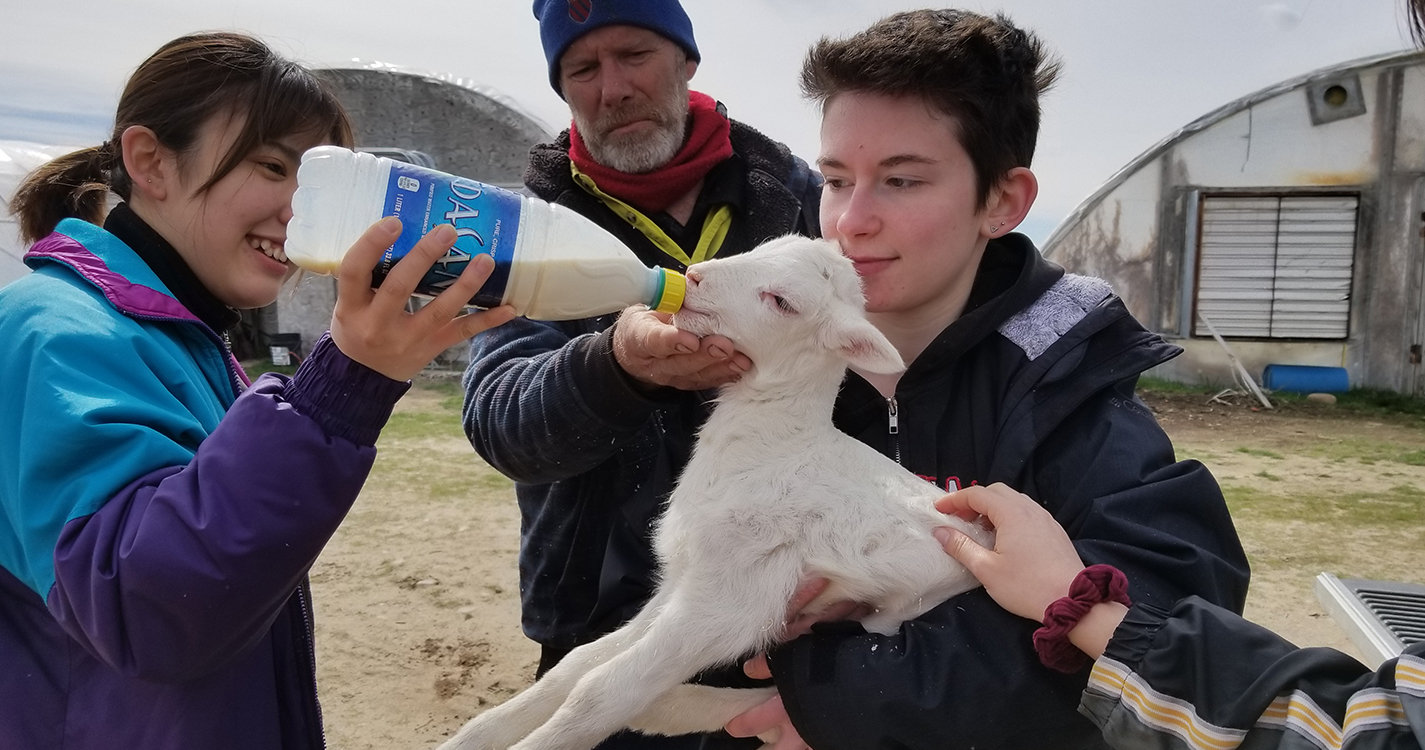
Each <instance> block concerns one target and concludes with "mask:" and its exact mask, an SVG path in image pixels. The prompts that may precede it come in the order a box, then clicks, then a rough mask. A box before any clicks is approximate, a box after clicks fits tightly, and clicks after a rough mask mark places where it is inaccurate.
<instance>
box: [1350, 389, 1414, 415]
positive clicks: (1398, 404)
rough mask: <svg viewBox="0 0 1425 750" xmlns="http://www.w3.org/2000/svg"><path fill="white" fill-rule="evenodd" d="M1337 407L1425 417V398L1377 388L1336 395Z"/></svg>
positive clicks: (1364, 411)
mask: <svg viewBox="0 0 1425 750" xmlns="http://www.w3.org/2000/svg"><path fill="white" fill-rule="evenodd" d="M1336 405H1337V406H1338V407H1341V408H1343V409H1349V410H1351V411H1358V412H1362V413H1371V412H1374V413H1380V414H1410V415H1414V416H1419V417H1425V398H1420V397H1417V396H1408V395H1406V394H1403V393H1396V392H1395V391H1386V390H1381V389H1377V388H1352V389H1351V390H1349V391H1346V392H1345V393H1338V394H1336Z"/></svg>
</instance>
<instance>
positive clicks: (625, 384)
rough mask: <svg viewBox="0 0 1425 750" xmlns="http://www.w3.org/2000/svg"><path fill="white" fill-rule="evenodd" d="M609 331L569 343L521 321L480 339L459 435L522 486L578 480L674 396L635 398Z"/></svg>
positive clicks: (553, 327) (560, 333) (474, 345)
mask: <svg viewBox="0 0 1425 750" xmlns="http://www.w3.org/2000/svg"><path fill="white" fill-rule="evenodd" d="M613 330H614V329H613V328H609V329H607V330H605V331H603V332H602V333H594V334H584V335H578V336H571V335H570V333H569V332H568V331H567V330H566V329H564V328H562V327H560V325H559V324H555V323H544V322H539V321H533V320H527V319H524V318H518V319H516V320H513V321H511V322H509V323H506V324H505V325H502V326H497V327H495V328H492V329H490V330H488V331H485V332H483V333H481V334H480V335H478V336H476V337H475V338H474V339H473V340H472V341H471V344H470V365H469V367H468V368H467V369H466V371H465V376H464V380H463V383H464V386H465V405H464V413H463V419H462V422H463V424H464V428H465V434H466V436H467V437H469V438H470V443H471V445H473V446H474V447H475V450H476V452H478V453H479V454H480V456H481V457H482V458H484V459H485V460H486V461H487V462H489V464H490V465H491V466H493V467H495V468H496V469H497V470H499V471H500V472H501V473H503V474H504V475H505V476H508V477H510V478H511V479H513V480H515V481H517V482H524V483H526V484H547V483H549V482H554V481H558V480H561V479H568V478H570V477H573V476H578V475H579V474H583V473H584V472H586V471H588V470H589V469H592V468H593V467H595V466H597V465H599V464H600V463H602V462H603V461H604V460H606V459H607V458H608V457H609V456H612V455H613V454H614V452H615V451H616V450H617V449H618V448H619V446H620V445H622V444H623V443H624V441H626V440H628V439H630V438H631V437H633V436H634V435H635V434H636V433H637V432H638V429H639V428H640V427H641V426H642V425H643V424H644V423H645V422H646V421H647V420H648V419H649V418H650V417H651V416H652V415H653V413H654V412H655V411H656V410H657V409H658V408H660V406H662V405H665V404H666V403H668V401H669V399H675V398H678V397H679V396H678V392H677V391H675V390H673V389H671V388H670V389H660V390H658V391H655V392H653V393H652V394H645V393H643V392H640V391H639V390H637V389H636V388H635V387H634V386H633V383H632V381H631V379H630V378H629V377H628V376H627V375H626V374H624V372H623V369H622V368H620V367H619V365H618V362H617V361H616V360H615V359H614V355H613Z"/></svg>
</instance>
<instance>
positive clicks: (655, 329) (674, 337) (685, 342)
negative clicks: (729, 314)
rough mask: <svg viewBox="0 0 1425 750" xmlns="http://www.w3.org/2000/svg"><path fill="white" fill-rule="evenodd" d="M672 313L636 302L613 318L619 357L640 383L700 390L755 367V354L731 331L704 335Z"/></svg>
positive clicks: (620, 362) (684, 389)
mask: <svg viewBox="0 0 1425 750" xmlns="http://www.w3.org/2000/svg"><path fill="white" fill-rule="evenodd" d="M671 317H672V316H670V315H668V314H667V313H660V312H654V311H652V310H649V309H648V308H646V307H644V306H642V305H637V306H634V307H630V308H628V309H627V310H624V311H623V314H621V315H620V316H619V319H618V323H616V324H614V334H613V336H614V341H613V346H614V359H616V360H617V361H618V364H619V367H622V368H623V370H624V372H626V373H628V374H629V375H630V376H631V377H633V379H634V380H636V381H638V382H639V383H640V384H642V385H644V386H647V387H649V388H653V387H657V386H668V387H671V388H677V389H679V390H683V391H700V390H703V389H706V388H715V387H717V386H720V385H724V384H727V383H731V382H732V381H734V380H737V379H738V378H740V377H742V374H743V373H745V372H747V371H748V370H750V369H752V360H750V359H748V358H747V355H745V354H742V353H741V352H738V351H737V350H736V349H735V348H734V347H733V345H732V342H731V341H729V340H728V339H727V337H725V336H708V337H706V338H702V339H699V338H698V337H697V336H695V335H693V334H691V333H688V332H687V331H680V330H678V329H677V328H676V327H674V326H673V325H672V324H671V323H670V322H669V320H670V319H671Z"/></svg>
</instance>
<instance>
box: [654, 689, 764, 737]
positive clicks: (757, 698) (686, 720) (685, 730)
mask: <svg viewBox="0 0 1425 750" xmlns="http://www.w3.org/2000/svg"><path fill="white" fill-rule="evenodd" d="M776 694H777V689H776V688H774V687H765V688H723V687H711V686H708V685H693V684H687V685H679V686H677V687H675V688H673V689H672V690H669V691H668V692H666V693H664V694H663V697H661V698H659V699H658V702H657V703H655V704H654V705H653V708H650V709H648V710H647V711H644V712H643V714H642V715H640V716H639V717H638V718H637V719H634V721H633V723H631V724H629V727H628V728H629V729H632V730H634V731H637V732H642V733H644V734H666V735H678V734H706V733H709V732H716V731H719V730H721V729H722V728H723V726H725V725H726V724H727V722H729V721H732V719H733V718H734V717H736V716H738V715H739V714H742V713H743V712H745V711H747V710H749V709H752V708H756V707H757V706H760V705H762V704H763V703H765V702H767V699H768V698H771V697H772V696H774V695H776Z"/></svg>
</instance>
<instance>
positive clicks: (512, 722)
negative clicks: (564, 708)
mask: <svg viewBox="0 0 1425 750" xmlns="http://www.w3.org/2000/svg"><path fill="white" fill-rule="evenodd" d="M659 599H660V596H655V597H654V599H653V600H651V601H650V602H649V603H648V604H647V605H646V606H644V608H643V609H642V610H641V611H640V612H639V613H638V614H637V615H636V616H634V618H633V619H632V620H629V621H628V623H627V624H625V625H624V626H623V627H621V628H619V629H618V630H615V631H614V632H612V633H609V634H608V635H606V636H604V637H603V638H600V639H599V640H597V641H594V642H593V643H587V644H585V645H583V646H580V647H578V648H576V649H574V650H573V651H570V652H569V653H568V655H566V656H565V657H564V658H563V659H561V660H560V661H559V663H558V664H556V665H554V668H552V669H550V670H549V671H548V672H546V673H545V674H544V676H543V677H541V678H539V680H538V681H536V682H535V683H534V685H532V686H530V687H529V689H527V690H525V691H524V692H522V693H520V694H519V695H516V696H515V697H513V698H511V699H509V700H507V701H505V702H504V703H502V704H500V705H498V706H495V707H494V708H492V709H490V710H488V711H486V712H484V713H482V714H480V715H479V716H476V717H475V718H473V719H471V720H470V721H468V722H466V723H465V726H463V727H461V728H460V731H459V732H456V733H455V736H454V737H451V738H450V739H449V740H447V741H446V742H445V744H443V745H441V746H440V748H439V749H438V750H505V748H508V747H510V746H511V745H513V744H515V743H516V742H519V741H520V740H521V739H523V738H524V737H525V735H527V734H529V733H530V732H532V731H534V730H535V729H536V728H538V727H539V726H540V725H541V724H543V723H544V722H545V721H547V720H548V719H549V717H550V716H552V715H554V712H555V711H557V710H558V709H559V706H560V705H561V704H562V703H564V699H565V698H567V697H568V696H569V691H570V690H572V689H573V688H574V686H575V685H576V684H577V683H578V682H579V678H581V677H583V676H584V675H585V674H586V673H588V672H589V670H591V669H593V668H595V667H597V666H599V665H600V664H605V663H607V662H608V661H609V660H610V659H612V658H614V657H615V656H617V655H618V654H619V653H622V652H623V651H624V650H626V649H627V648H628V647H629V646H630V645H632V644H633V643H634V642H635V641H637V640H638V639H639V638H641V637H643V634H644V633H645V632H646V631H647V630H648V625H649V624H650V623H651V622H652V621H653V615H654V613H655V612H656V611H657V609H658V607H659V606H660V601H659Z"/></svg>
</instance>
